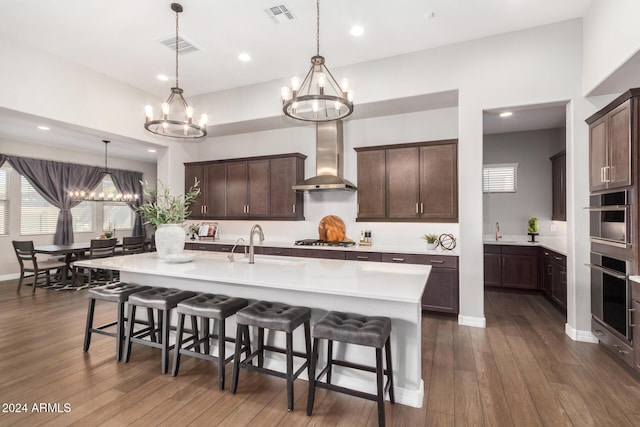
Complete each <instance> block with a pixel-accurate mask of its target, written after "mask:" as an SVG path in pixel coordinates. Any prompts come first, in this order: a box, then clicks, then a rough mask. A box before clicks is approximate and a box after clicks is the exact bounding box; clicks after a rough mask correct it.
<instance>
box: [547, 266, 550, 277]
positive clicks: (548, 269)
mask: <svg viewBox="0 0 640 427" xmlns="http://www.w3.org/2000/svg"><path fill="white" fill-rule="evenodd" d="M547 276H551V264H549V265H547Z"/></svg>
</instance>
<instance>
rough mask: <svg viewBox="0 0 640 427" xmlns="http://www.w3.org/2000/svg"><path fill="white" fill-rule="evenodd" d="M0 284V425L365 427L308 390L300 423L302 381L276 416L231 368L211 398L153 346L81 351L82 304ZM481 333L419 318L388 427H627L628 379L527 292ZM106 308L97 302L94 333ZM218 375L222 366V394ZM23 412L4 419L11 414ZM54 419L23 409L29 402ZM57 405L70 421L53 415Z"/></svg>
mask: <svg viewBox="0 0 640 427" xmlns="http://www.w3.org/2000/svg"><path fill="white" fill-rule="evenodd" d="M15 287H16V286H15V282H13V281H12V282H2V283H0V325H2V329H1V330H0V355H1V356H0V373H1V374H0V375H1V377H0V378H1V379H0V396H2V404H3V412H1V413H0V425H2V426H5V425H29V426H37V425H47V426H50V425H52V426H58V425H60V426H62V425H78V426H86V425H103V426H122V425H135V426H151V425H174V426H175V425H179V426H182V425H194V426H195V425H207V426H209V425H220V426H234V427H235V426H248V425H252V426H376V425H377V412H376V406H375V403H373V402H369V401H365V400H362V399H357V398H355V397H350V396H345V395H342V394H338V393H332V392H328V391H326V390H321V389H319V390H318V391H317V395H316V407H315V409H314V415H313V416H312V417H307V416H306V412H305V407H306V398H307V383H306V381H296V384H295V398H296V400H295V410H294V411H293V412H287V410H286V392H285V383H284V381H283V380H281V379H278V378H273V377H270V376H266V375H260V374H255V373H250V372H246V371H243V372H242V377H241V381H240V384H239V386H238V393H237V394H236V395H232V394H231V393H229V391H228V389H227V391H224V392H220V391H219V390H218V386H217V380H216V375H215V370H216V368H215V366H214V365H213V364H211V363H207V362H205V361H201V360H197V359H194V358H190V357H184V358H183V360H182V363H181V369H180V374H179V375H178V376H177V377H176V378H173V377H171V375H170V374H169V375H162V374H161V373H160V355H159V352H158V351H157V350H155V349H151V348H146V347H141V346H137V347H135V349H134V352H133V354H132V359H131V362H130V363H128V364H124V363H116V361H115V357H114V353H115V344H114V341H113V339H111V338H107V337H102V336H100V335H94V337H93V340H92V344H91V349H90V351H89V352H88V353H83V351H82V340H83V329H84V322H85V316H86V305H87V304H86V293H85V291H80V292H76V293H61V292H54V291H47V290H39V291H38V292H37V293H36V295H31V293H30V288H29V287H27V288H26V289H23V291H22V293H21V294H19V295H18V294H16V292H15ZM485 310H486V316H487V325H488V327H487V328H486V329H478V328H471V327H465V326H459V325H458V324H457V320H456V318H454V317H446V316H439V315H425V316H423V339H422V343H423V356H422V357H423V378H424V382H425V401H424V405H423V407H422V408H420V409H416V408H410V407H407V406H403V405H391V404H389V403H387V406H386V411H387V425H388V426H440V425H446V426H448V425H451V426H453V425H458V426H570V425H574V426H589V425H594V426H634V425H635V426H638V425H640V380H638V378H637V377H635V376H633V375H632V374H631V372H630V371H629V370H627V369H625V368H624V367H623V366H621V365H620V364H619V363H617V362H616V361H615V360H614V359H613V358H612V357H611V356H610V355H609V354H608V353H607V352H606V351H605V350H604V349H603V348H601V347H600V346H598V345H594V344H586V343H578V342H574V341H572V340H571V339H570V338H568V337H567V336H566V335H565V334H564V319H563V316H562V315H561V314H560V313H559V312H558V311H557V310H556V309H555V308H554V307H552V306H551V304H550V303H548V302H547V301H546V300H545V299H544V298H542V297H541V296H537V295H523V294H508V293H497V292H488V293H487V294H486V304H485ZM113 314H114V310H113V309H112V308H111V307H109V306H108V305H101V304H100V303H98V310H97V313H96V322H106V321H108V320H110V319H111V317H112V315H113ZM230 372H231V365H229V366H228V367H227V375H228V377H227V378H228V382H227V384H230ZM24 403H26V404H27V406H28V412H27V413H7V412H4V410H6V409H9V408H8V407H7V405H9V404H24ZM34 403H36V404H40V403H45V404H46V403H49V404H56V403H58V404H59V411H61V412H57V411H54V412H51V409H56V408H49V412H46V411H43V412H39V413H38V412H34V411H33V404H34ZM64 404H68V405H69V409H70V411H68V412H64V409H65V408H64Z"/></svg>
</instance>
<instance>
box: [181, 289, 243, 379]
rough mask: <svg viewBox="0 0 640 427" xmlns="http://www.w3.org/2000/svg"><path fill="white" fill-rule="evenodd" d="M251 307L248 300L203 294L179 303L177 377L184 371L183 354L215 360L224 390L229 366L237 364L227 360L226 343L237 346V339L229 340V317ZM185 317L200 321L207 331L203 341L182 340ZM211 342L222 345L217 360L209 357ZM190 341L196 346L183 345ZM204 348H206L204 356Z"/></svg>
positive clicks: (194, 336) (193, 336)
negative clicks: (226, 326)
mask: <svg viewBox="0 0 640 427" xmlns="http://www.w3.org/2000/svg"><path fill="white" fill-rule="evenodd" d="M248 304H249V302H248V301H247V300H246V299H244V298H231V297H228V296H226V295H215V294H199V295H196V296H195V297H192V298H189V299H186V300H184V301H181V302H179V303H178V306H177V308H176V312H177V313H178V329H177V333H176V346H175V353H174V356H173V372H172V373H173V376H174V377H175V376H176V375H178V371H179V370H180V355H181V354H185V355H188V356H193V357H197V358H199V359H204V360H211V361H213V362H216V361H217V362H218V385H219V387H220V390H224V379H225V372H224V371H225V365H226V364H227V363H229V362H231V360H233V355H231V356H229V358H226V357H225V356H226V355H225V343H226V342H227V341H229V342H235V340H234V339H233V338H227V336H226V334H225V323H226V322H225V321H226V319H227V317H231V316H233V315H234V314H236V312H237V311H238V310H240V309H241V308H243V307H246V306H247V305H248ZM185 316H192V320H191V322H192V323H194V320H193V319H195V318H196V317H200V319H201V325H202V331H203V333H202V337H199V336H198V335H197V334H196V335H192V336H191V337H190V338H188V339H186V340H183V339H182V336H183V332H184V319H185ZM210 319H213V329H214V332H213V333H211V334H210V333H209V320H210ZM216 326H217V328H216ZM210 339H214V340H217V341H218V356H217V357H216V356H212V355H210V354H209V350H210V344H209V340H210ZM189 341H193V343H192V344H189V345H188V346H186V347H184V348H183V347H182V345H183V344H185V343H187V342H189ZM200 344H204V345H203V347H204V352H203V353H201V352H200V349H199V345H200ZM237 345H240V344H237ZM192 349H195V350H196V351H193V350H192Z"/></svg>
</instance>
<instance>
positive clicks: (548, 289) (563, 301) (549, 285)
mask: <svg viewBox="0 0 640 427" xmlns="http://www.w3.org/2000/svg"><path fill="white" fill-rule="evenodd" d="M542 256H543V261H542V274H543V275H544V278H543V286H542V290H543V291H544V294H545V296H546V297H547V298H549V299H550V300H552V301H553V302H555V303H556V304H557V305H558V306H560V307H561V308H562V309H563V310H565V311H566V310H567V267H566V265H567V258H566V257H565V256H564V255H560V254H558V253H556V252H553V251H550V250H548V249H543V250H542Z"/></svg>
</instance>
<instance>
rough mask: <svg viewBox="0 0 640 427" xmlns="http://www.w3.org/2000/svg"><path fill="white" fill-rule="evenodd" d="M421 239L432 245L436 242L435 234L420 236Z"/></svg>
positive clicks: (436, 236)
mask: <svg viewBox="0 0 640 427" xmlns="http://www.w3.org/2000/svg"><path fill="white" fill-rule="evenodd" d="M422 238H423V239H424V240H426V241H427V243H429V244H434V243H435V242H436V241H437V240H438V235H437V234H425V235H424V236H422Z"/></svg>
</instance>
